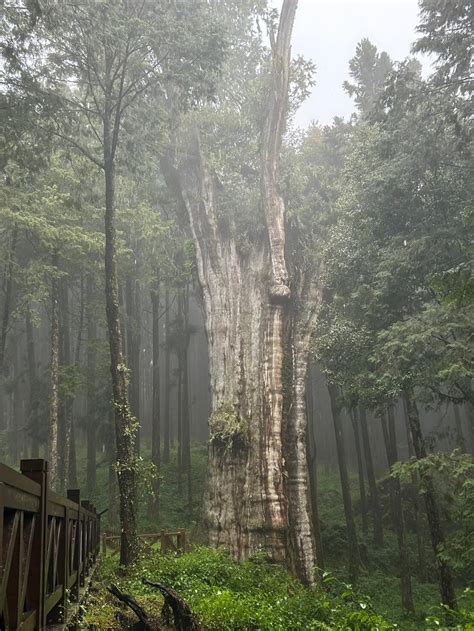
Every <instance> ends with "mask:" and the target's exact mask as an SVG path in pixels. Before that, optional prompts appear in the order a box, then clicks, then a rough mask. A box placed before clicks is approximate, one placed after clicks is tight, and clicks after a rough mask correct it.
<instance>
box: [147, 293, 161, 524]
mask: <svg viewBox="0 0 474 631" xmlns="http://www.w3.org/2000/svg"><path fill="white" fill-rule="evenodd" d="M150 297H151V307H152V338H153V341H152V344H153V408H152V426H151V432H152V433H151V461H152V463H153V464H154V465H155V470H156V476H155V477H154V479H153V494H152V496H151V498H150V501H149V503H148V518H149V519H150V520H153V521H157V520H158V517H159V506H160V502H159V500H160V470H161V414H160V405H161V397H160V321H159V318H160V314H159V311H160V293H159V281H157V283H156V288H154V289H152V290H151V292H150Z"/></svg>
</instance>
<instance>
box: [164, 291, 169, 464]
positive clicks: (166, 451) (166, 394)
mask: <svg viewBox="0 0 474 631" xmlns="http://www.w3.org/2000/svg"><path fill="white" fill-rule="evenodd" d="M170 353H171V349H170V294H169V289H168V287H166V288H165V366H164V369H165V383H164V401H163V414H164V428H163V462H164V463H165V464H168V462H169V461H170V389H171V378H170V377H171V375H170V370H171V361H170V360H171V356H170Z"/></svg>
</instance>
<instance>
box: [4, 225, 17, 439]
mask: <svg viewBox="0 0 474 631" xmlns="http://www.w3.org/2000/svg"><path fill="white" fill-rule="evenodd" d="M17 242H18V226H17V224H14V226H13V231H12V238H11V241H10V249H9V252H8V259H7V264H6V269H5V273H4V277H3V295H4V298H3V313H2V322H1V329H0V429H3V428H4V427H5V418H4V406H3V398H4V394H5V393H4V389H3V379H4V371H5V351H6V346H7V335H8V326H9V322H10V316H11V313H12V311H13V302H14V299H13V275H14V274H13V271H14V265H15V253H16V247H17Z"/></svg>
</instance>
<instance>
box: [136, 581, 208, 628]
mask: <svg viewBox="0 0 474 631" xmlns="http://www.w3.org/2000/svg"><path fill="white" fill-rule="evenodd" d="M142 582H143V584H144V585H148V586H149V587H154V588H155V589H158V590H159V591H160V592H161V594H162V595H163V598H164V599H165V605H164V607H163V609H165V608H167V609H168V614H169V609H171V611H172V612H173V619H174V628H175V631H204V627H202V626H201V625H200V624H199V622H198V621H197V619H196V616H195V615H194V613H193V612H192V610H191V608H190V606H189V605H188V603H187V602H186V601H185V600H183V599H182V598H181V596H180V595H179V594H178V593H177V592H175V590H174V589H171V588H170V587H166V585H162V584H161V583H152V582H151V581H148V580H147V579H146V578H144V579H142ZM166 615H167V612H165V611H163V616H166ZM168 617H169V616H168Z"/></svg>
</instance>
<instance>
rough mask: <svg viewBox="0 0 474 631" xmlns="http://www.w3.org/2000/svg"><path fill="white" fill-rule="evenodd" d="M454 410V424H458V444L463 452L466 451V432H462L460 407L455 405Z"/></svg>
mask: <svg viewBox="0 0 474 631" xmlns="http://www.w3.org/2000/svg"><path fill="white" fill-rule="evenodd" d="M453 410H454V422H455V424H456V442H457V446H458V447H459V449H460V450H461V451H463V452H465V451H466V439H465V438H464V432H463V431H462V420H461V413H460V411H459V406H458V405H457V404H456V403H455V404H454V405H453Z"/></svg>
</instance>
